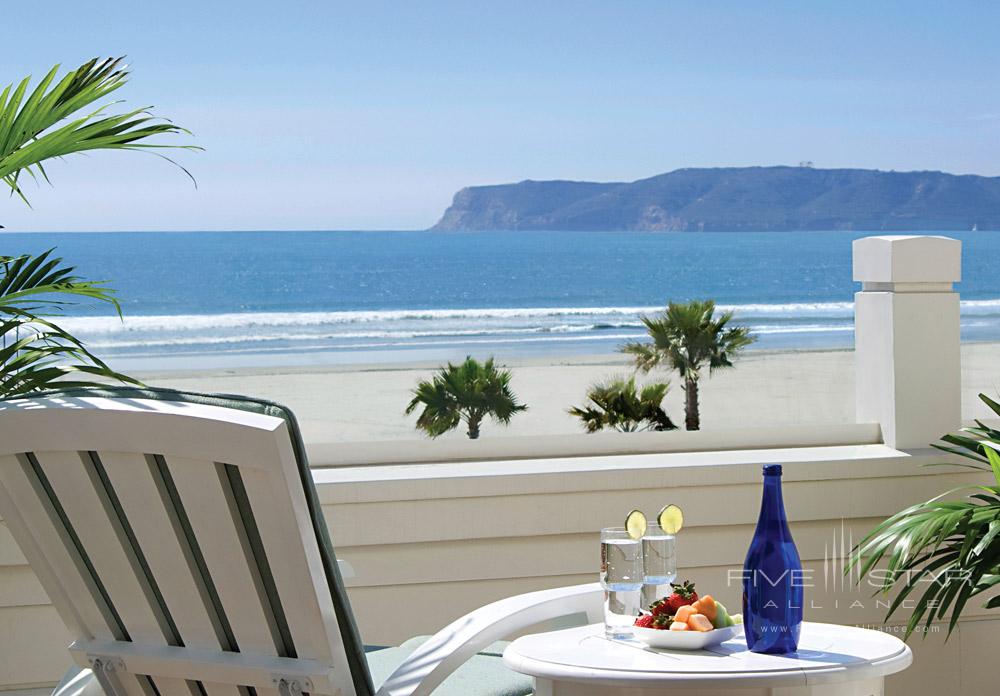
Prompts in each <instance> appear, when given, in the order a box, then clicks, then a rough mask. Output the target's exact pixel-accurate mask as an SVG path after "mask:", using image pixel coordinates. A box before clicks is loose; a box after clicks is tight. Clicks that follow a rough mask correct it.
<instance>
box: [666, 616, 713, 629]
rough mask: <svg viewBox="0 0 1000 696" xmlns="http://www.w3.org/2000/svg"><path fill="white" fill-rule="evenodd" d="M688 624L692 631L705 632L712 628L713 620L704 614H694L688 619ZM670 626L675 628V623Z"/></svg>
mask: <svg viewBox="0 0 1000 696" xmlns="http://www.w3.org/2000/svg"><path fill="white" fill-rule="evenodd" d="M687 624H688V628H690V629H691V630H692V631H701V632H703V633H704V632H706V631H711V630H712V622H711V621H709V620H708V617H707V616H705V615H704V614H692V616H691V618H690V619H688V620H687ZM670 628H673V624H671V626H670Z"/></svg>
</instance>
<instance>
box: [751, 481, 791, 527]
mask: <svg viewBox="0 0 1000 696" xmlns="http://www.w3.org/2000/svg"><path fill="white" fill-rule="evenodd" d="M757 524H758V527H760V526H761V525H763V526H765V527H769V528H771V529H774V528H775V527H777V528H779V529H782V530H787V529H788V520H787V518H786V517H785V503H784V500H783V499H782V497H781V476H764V493H763V495H762V497H761V501H760V518H759V519H758V523H757Z"/></svg>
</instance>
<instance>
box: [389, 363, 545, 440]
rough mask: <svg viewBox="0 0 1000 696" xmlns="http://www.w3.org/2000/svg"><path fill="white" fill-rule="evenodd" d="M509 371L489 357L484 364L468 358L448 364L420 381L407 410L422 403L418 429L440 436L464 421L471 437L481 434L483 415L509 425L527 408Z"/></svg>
mask: <svg viewBox="0 0 1000 696" xmlns="http://www.w3.org/2000/svg"><path fill="white" fill-rule="evenodd" d="M510 382H511V373H510V371H509V370H502V369H498V368H497V367H496V365H495V364H494V362H493V358H490V359H489V360H487V361H486V362H484V363H480V362H479V361H478V360H475V359H473V358H472V357H467V358H466V359H465V362H463V363H462V364H461V365H453V364H451V363H448V365H447V367H442V368H439V369H438V371H437V374H436V375H434V377H433V378H432V379H430V380H425V381H422V382H420V383H419V384H418V385H417V387H416V389H414V390H413V399H412V400H411V401H410V403H409V405H408V406H407V407H406V413H407V414H410V413H413V412H414V411H415V410H417V409H418V408H420V407H421V406H423V410H422V411H421V413H420V415H419V416H418V417H417V429H419V430H423V431H424V432H425V433H427V434H428V435H430V436H431V437H438V436H440V435H444V434H445V433H447V432H449V431H450V430H453V429H454V428H457V427H458V425H459V423H462V422H463V421H464V422H465V424H466V426H467V428H468V436H469V438H470V439H473V440H474V439H476V438H478V437H479V430H480V426H481V423H482V421H483V419H484V418H486V417H489V418H491V419H492V420H493V421H494V422H495V423H498V424H500V425H507V424H508V423H510V421H511V419H512V418H513V417H514V415H515V414H517V413H520V412H521V411H526V410H527V408H528V407H527V406H525V405H524V404H521V403H518V400H517V396H516V395H515V394H514V391H513V390H512V389H511V386H510Z"/></svg>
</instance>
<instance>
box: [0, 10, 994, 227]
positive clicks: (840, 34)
mask: <svg viewBox="0 0 1000 696" xmlns="http://www.w3.org/2000/svg"><path fill="white" fill-rule="evenodd" d="M157 5H158V6H159V7H161V8H167V9H159V10H157V9H154V7H153V3H133V4H131V5H129V6H128V8H127V9H126V8H124V7H123V6H121V5H115V4H110V3H97V4H93V3H91V4H86V3H79V2H63V1H62V0H47V1H46V2H45V3H41V4H37V5H33V6H32V5H30V4H28V3H20V4H18V5H16V6H14V7H11V8H6V9H5V24H6V26H5V31H4V35H5V37H4V48H5V51H4V59H3V61H2V63H0V68H2V70H0V81H2V82H3V83H6V82H9V81H11V80H14V79H18V78H20V77H21V76H23V75H26V74H29V73H30V74H34V75H36V76H40V75H41V74H44V72H45V70H46V69H47V68H48V67H50V66H51V65H52V64H54V63H56V62H60V63H62V64H63V65H66V66H73V65H76V64H78V63H80V62H81V61H82V60H84V59H86V58H88V57H91V56H95V55H119V54H127V55H128V56H129V62H130V64H131V66H132V70H133V77H132V82H131V84H130V85H129V86H127V87H126V88H125V89H124V90H123V91H122V92H121V93H120V94H121V96H122V97H124V98H126V99H127V100H128V102H129V103H130V104H134V105H145V104H153V105H155V106H156V111H157V112H158V113H160V114H162V115H165V116H169V117H171V118H172V119H174V120H175V121H177V122H178V123H180V124H181V125H184V126H186V127H188V128H190V129H191V130H192V131H194V132H195V134H196V138H195V139H194V140H193V142H195V143H197V144H199V145H202V146H204V147H205V148H206V151H205V152H203V153H200V154H190V155H188V154H182V155H180V156H179V158H180V159H181V160H182V161H183V163H184V164H185V165H186V166H188V167H189V168H190V169H191V170H192V172H193V173H194V174H195V176H196V177H197V179H198V183H199V188H198V190H195V189H194V188H193V187H192V186H191V184H190V182H189V181H188V180H187V179H186V178H185V177H184V176H183V175H181V174H179V173H178V172H177V171H176V170H174V169H173V168H171V167H170V166H168V165H166V164H164V163H162V162H160V161H157V160H156V159H155V158H152V157H148V156H143V155H135V154H131V155H130V154H122V153H111V154H108V153H95V154H93V155H90V156H89V157H73V158H70V159H67V160H66V161H64V162H60V163H55V164H53V165H52V166H51V167H50V168H49V171H50V175H51V176H52V179H53V182H54V187H53V188H49V187H48V186H44V185H43V186H42V187H40V188H39V189H37V190H31V188H30V187H29V196H30V198H31V202H32V204H33V205H34V209H33V210H28V209H26V208H25V207H24V206H23V205H21V204H20V203H18V202H17V201H14V200H7V201H6V202H5V203H3V207H2V209H0V222H2V223H3V224H4V225H6V226H7V228H8V229H11V230H144V229H152V230H174V229H186V230H200V229H205V230H227V229H414V228H424V227H428V226H430V225H431V224H433V223H434V222H435V221H436V219H437V217H438V216H439V215H440V213H441V212H442V211H443V210H444V208H445V207H446V206H447V205H448V203H449V202H450V200H451V196H452V195H453V193H454V192H455V191H456V190H458V189H459V188H461V187H462V186H466V185H476V184H487V183H502V182H510V181H518V180H521V179H528V178H530V179H550V178H565V179H589V180H602V181H606V180H633V179H637V178H642V177H645V176H651V175H653V174H657V173H660V172H664V171H668V170H671V169H676V168H679V167H701V166H726V165H767V164H795V163H797V162H799V161H802V160H811V161H813V162H815V164H816V166H820V167H872V168H881V169H899V170H907V169H942V170H945V171H951V172H957V173H976V174H984V175H992V176H995V175H1000V137H998V136H1000V89H998V86H1000V85H998V82H1000V78H998V76H1000V42H998V41H997V39H996V28H997V27H998V26H1000V7H998V6H997V5H996V4H993V3H978V2H976V3H973V2H968V3H965V2H952V3H939V2H934V3H924V2H918V1H917V0H911V1H910V2H879V3H872V2H850V1H845V0H840V1H838V2H801V1H798V2H753V3H750V2H705V1H702V2H671V1H669V0H660V1H650V2H609V1H608V0H602V1H600V2H591V1H584V0H578V1H577V2H538V1H537V0H536V1H535V2H500V3H497V2H493V3H481V2H434V1H432V0H426V1H424V2H417V3H404V2H395V3H383V2H363V3H362V2H352V3H344V2H295V1H294V0H291V1H289V2H286V3H276V2H273V1H270V2H262V1H258V0H242V1H241V2H225V1H220V2H214V3H211V2H205V1H204V0H201V1H200V2H188V1H186V0H175V1H174V2H171V3H166V4H164V3H158V4H157Z"/></svg>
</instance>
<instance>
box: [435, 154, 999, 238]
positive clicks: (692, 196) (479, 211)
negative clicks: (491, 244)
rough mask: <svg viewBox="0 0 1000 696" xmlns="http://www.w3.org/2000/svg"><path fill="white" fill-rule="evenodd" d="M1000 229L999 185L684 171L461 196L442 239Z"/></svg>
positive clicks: (853, 174)
mask: <svg viewBox="0 0 1000 696" xmlns="http://www.w3.org/2000/svg"><path fill="white" fill-rule="evenodd" d="M974 226H975V227H977V228H978V229H980V230H987V229H992V230H997V229H1000V177H984V176H973V175H961V176H959V175H954V174H946V173H944V172H935V171H924V172H891V171H888V172H887V171H879V170H872V169H813V168H812V167H731V168H718V169H678V170H676V171H672V172H669V173H666V174H660V175H659V176H654V177H651V178H648V179H640V180H638V181H633V182H628V183H625V182H615V183H595V182H585V181H530V180H529V181H522V182H519V183H516V184H500V185H496V186H473V187H468V188H464V189H462V190H461V191H459V192H458V193H456V194H455V197H454V200H453V201H452V204H451V206H450V207H449V208H448V209H447V210H446V211H445V213H444V215H443V216H442V217H441V220H440V221H439V222H438V223H437V224H436V225H434V227H433V228H432V229H435V230H581V231H582V230H648V231H670V232H702V231H703V232H712V231H766V230H806V231H807V230H874V231H878V230H887V231H904V230H905V231H919V230H936V231H949V230H969V229H972V228H973V227H974Z"/></svg>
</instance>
